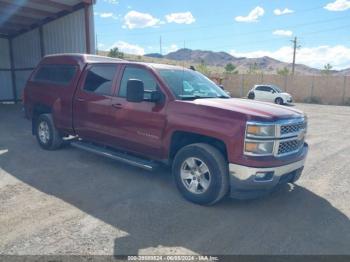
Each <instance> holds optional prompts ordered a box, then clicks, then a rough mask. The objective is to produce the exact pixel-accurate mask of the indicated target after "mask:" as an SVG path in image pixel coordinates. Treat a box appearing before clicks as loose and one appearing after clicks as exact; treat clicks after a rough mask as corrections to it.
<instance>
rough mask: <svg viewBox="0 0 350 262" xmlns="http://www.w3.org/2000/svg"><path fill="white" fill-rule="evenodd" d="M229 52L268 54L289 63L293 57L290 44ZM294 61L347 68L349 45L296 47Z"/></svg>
mask: <svg viewBox="0 0 350 262" xmlns="http://www.w3.org/2000/svg"><path fill="white" fill-rule="evenodd" d="M230 53H231V54H232V55H233V56H236V57H248V58H256V57H263V56H269V57H272V58H275V59H278V60H280V61H283V62H287V63H290V62H291V61H292V57H293V48H292V47H290V46H284V47H281V48H280V49H277V50H275V51H264V50H258V51H253V52H237V51H235V50H231V52H230ZM296 62H297V63H298V64H305V65H308V66H311V67H315V68H320V69H321V68H323V66H324V65H325V64H327V63H330V64H331V65H332V66H333V68H334V69H338V70H339V69H344V68H349V67H350V47H346V46H343V45H336V46H327V45H325V46H317V47H304V48H301V49H298V51H297V55H296Z"/></svg>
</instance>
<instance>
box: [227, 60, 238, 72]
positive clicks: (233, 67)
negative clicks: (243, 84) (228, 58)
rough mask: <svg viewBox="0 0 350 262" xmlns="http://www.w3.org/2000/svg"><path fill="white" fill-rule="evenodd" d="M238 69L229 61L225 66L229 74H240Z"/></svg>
mask: <svg viewBox="0 0 350 262" xmlns="http://www.w3.org/2000/svg"><path fill="white" fill-rule="evenodd" d="M236 69H237V67H236V66H235V65H234V64H232V63H228V64H226V66H225V72H226V73H229V74H238V71H237V70H236Z"/></svg>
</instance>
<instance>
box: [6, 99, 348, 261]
mask: <svg viewBox="0 0 350 262" xmlns="http://www.w3.org/2000/svg"><path fill="white" fill-rule="evenodd" d="M296 107H297V108H299V109H301V110H304V111H305V112H306V113H307V114H308V116H309V133H308V136H307V140H308V143H309V145H310V152H309V156H308V159H307V163H306V166H305V170H304V173H303V176H302V178H301V179H300V180H299V181H298V183H297V185H296V186H294V187H292V186H285V187H283V188H282V189H281V190H280V191H278V192H275V193H273V194H272V195H270V196H268V197H264V198H261V199H258V200H250V201H238V200H231V199H226V200H224V201H223V202H220V203H219V204H217V205H216V206H213V207H201V206H197V205H193V204H191V203H188V202H186V201H185V200H183V199H182V198H181V196H180V195H179V194H178V192H177V190H176V188H175V186H174V184H173V181H172V178H171V175H170V172H169V171H168V170H166V169H161V170H158V171H156V172H148V171H143V170H141V169H137V168H134V167H130V166H127V165H124V164H121V163H118V162H114V161H112V160H109V159H105V158H103V157H100V156H96V155H93V154H90V153H87V152H84V151H80V150H78V149H75V148H71V147H69V146H68V147H65V148H63V149H62V150H59V151H44V150H42V149H40V148H39V146H38V145H37V143H36V140H35V139H34V137H33V136H31V128H30V122H29V121H27V120H26V119H24V118H23V116H22V113H21V110H20V107H19V106H14V105H0V134H1V135H0V254H55V255H57V254H84V255H87V254H106V255H111V254H116V255H121V254H124V255H125V254H139V255H144V254H167V255H171V254H350V221H349V217H350V204H349V203H350V192H349V190H350V157H349V155H350V140H349V138H350V130H349V127H350V107H337V106H320V105H307V104H297V105H296Z"/></svg>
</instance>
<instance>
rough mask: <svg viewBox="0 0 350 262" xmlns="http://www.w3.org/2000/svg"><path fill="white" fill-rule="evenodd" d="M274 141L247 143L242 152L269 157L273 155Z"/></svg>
mask: <svg viewBox="0 0 350 262" xmlns="http://www.w3.org/2000/svg"><path fill="white" fill-rule="evenodd" d="M273 147H274V141H261V142H257V141H254V142H252V141H247V142H245V145H244V149H245V150H244V151H245V152H246V153H248V154H254V155H271V154H272V153H273Z"/></svg>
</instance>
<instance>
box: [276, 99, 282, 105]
mask: <svg viewBox="0 0 350 262" xmlns="http://www.w3.org/2000/svg"><path fill="white" fill-rule="evenodd" d="M275 104H277V105H283V104H284V103H283V99H282V98H280V97H277V98H276V99H275Z"/></svg>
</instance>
